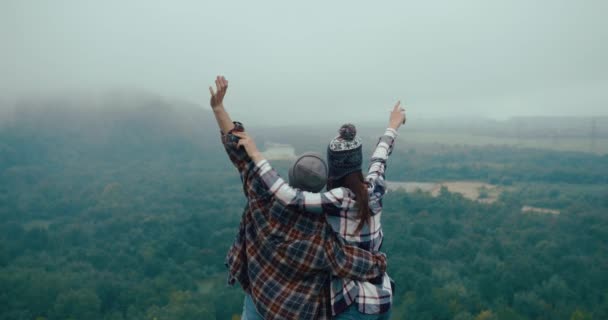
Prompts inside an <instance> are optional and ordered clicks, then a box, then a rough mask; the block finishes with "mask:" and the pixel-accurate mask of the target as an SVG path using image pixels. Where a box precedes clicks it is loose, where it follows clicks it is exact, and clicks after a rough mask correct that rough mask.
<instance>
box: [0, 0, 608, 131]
mask: <svg viewBox="0 0 608 320" xmlns="http://www.w3.org/2000/svg"><path fill="white" fill-rule="evenodd" d="M607 10H608V2H606V1H602V0H588V1H562V0H558V1H555V0H538V1H521V0H516V1H483V0H466V1H398V0H395V1H382V2H376V3H372V2H369V1H366V2H363V1H331V2H329V1H299V2H291V1H289V2H288V1H278V0H276V1H238V2H236V1H234V2H231V1H215V2H211V1H149V0H146V1H143V0H137V1H83V0H74V1H55V0H53V1H51V0H47V1H19V0H15V1H11V0H3V1H1V2H0V46H1V50H0V52H1V55H0V99H1V100H0V101H4V102H2V103H1V104H0V105H2V107H0V108H5V109H6V108H11V107H14V104H13V103H12V102H11V101H14V100H15V99H17V98H18V97H28V96H32V95H34V96H38V95H43V96H44V95H46V94H57V92H59V93H64V94H71V93H76V92H90V91H95V92H97V91H104V90H114V89H116V88H120V89H136V90H143V91H149V92H153V93H155V94H161V95H164V96H168V97H171V98H176V99H182V100H185V101H190V102H193V103H198V104H200V105H201V106H203V107H204V108H207V103H208V102H207V101H208V89H207V87H208V86H209V85H210V84H212V82H213V79H214V77H215V75H216V74H224V75H225V76H226V78H227V79H228V80H229V81H230V88H229V93H228V97H227V100H226V104H227V107H228V108H230V110H231V111H232V112H233V115H234V116H233V117H235V118H239V119H246V120H247V121H250V122H257V123H264V124H277V123H280V124H298V123H300V124H309V123H318V122H324V123H326V122H336V121H338V120H339V121H376V120H379V119H385V118H386V114H387V113H388V111H387V110H388V109H389V108H390V106H391V105H392V103H393V102H394V101H395V100H397V99H402V100H405V102H406V104H407V105H408V112H409V113H410V118H411V117H414V118H415V117H473V116H474V117H492V118H508V117H512V116H533V115H551V116H556V115H557V116H594V115H606V114H607V113H608V112H607V108H606V107H607V106H608V61H607V59H606V57H607V56H608V20H606V19H605V14H606V12H608V11H607Z"/></svg>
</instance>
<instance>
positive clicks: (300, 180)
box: [289, 152, 327, 192]
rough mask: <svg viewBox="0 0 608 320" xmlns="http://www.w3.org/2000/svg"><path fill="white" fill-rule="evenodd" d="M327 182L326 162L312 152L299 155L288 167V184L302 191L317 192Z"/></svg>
mask: <svg viewBox="0 0 608 320" xmlns="http://www.w3.org/2000/svg"><path fill="white" fill-rule="evenodd" d="M325 184H327V163H325V160H323V157H322V156H321V155H320V154H318V153H314V152H306V153H304V154H302V155H301V156H299V157H298V158H297V159H296V161H295V162H294V163H293V165H292V166H291V167H290V168H289V185H290V186H292V187H294V188H298V189H302V190H304V191H310V192H319V191H321V190H322V189H323V187H325Z"/></svg>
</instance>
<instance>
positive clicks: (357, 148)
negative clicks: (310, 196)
mask: <svg viewBox="0 0 608 320" xmlns="http://www.w3.org/2000/svg"><path fill="white" fill-rule="evenodd" d="M338 132H339V133H340V134H339V135H338V136H337V137H335V138H334V139H332V140H331V141H330V142H329V146H327V162H328V163H329V178H330V179H332V180H338V179H340V178H342V177H344V176H346V175H347V174H349V173H352V172H356V171H360V170H361V164H362V162H363V151H362V149H363V147H362V144H361V138H359V137H358V136H357V128H355V125H353V124H351V123H347V124H344V125H343V126H342V127H340V130H339V131H338Z"/></svg>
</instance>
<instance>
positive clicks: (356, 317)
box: [333, 303, 391, 320]
mask: <svg viewBox="0 0 608 320" xmlns="http://www.w3.org/2000/svg"><path fill="white" fill-rule="evenodd" d="M390 318H391V309H389V310H388V311H387V312H385V313H382V314H365V313H361V312H359V310H358V309H357V304H356V303H353V304H351V305H350V307H348V308H346V310H344V312H342V313H340V314H339V315H337V316H335V317H334V318H333V319H334V320H388V319H390Z"/></svg>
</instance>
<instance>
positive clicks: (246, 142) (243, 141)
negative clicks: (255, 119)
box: [232, 132, 264, 162]
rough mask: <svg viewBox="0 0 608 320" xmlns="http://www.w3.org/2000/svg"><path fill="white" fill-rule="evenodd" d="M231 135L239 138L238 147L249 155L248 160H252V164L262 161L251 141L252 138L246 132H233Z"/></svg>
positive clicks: (260, 154) (259, 153) (253, 142)
mask: <svg viewBox="0 0 608 320" xmlns="http://www.w3.org/2000/svg"><path fill="white" fill-rule="evenodd" d="M232 134H233V135H235V136H237V137H239V142H238V147H239V148H241V147H243V148H245V151H246V152H247V154H248V155H249V158H251V160H253V162H259V161H262V160H264V157H263V156H262V153H261V152H260V151H259V150H258V147H257V146H256V145H255V141H253V138H252V137H250V136H249V135H248V134H247V133H246V132H233V133H232Z"/></svg>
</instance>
